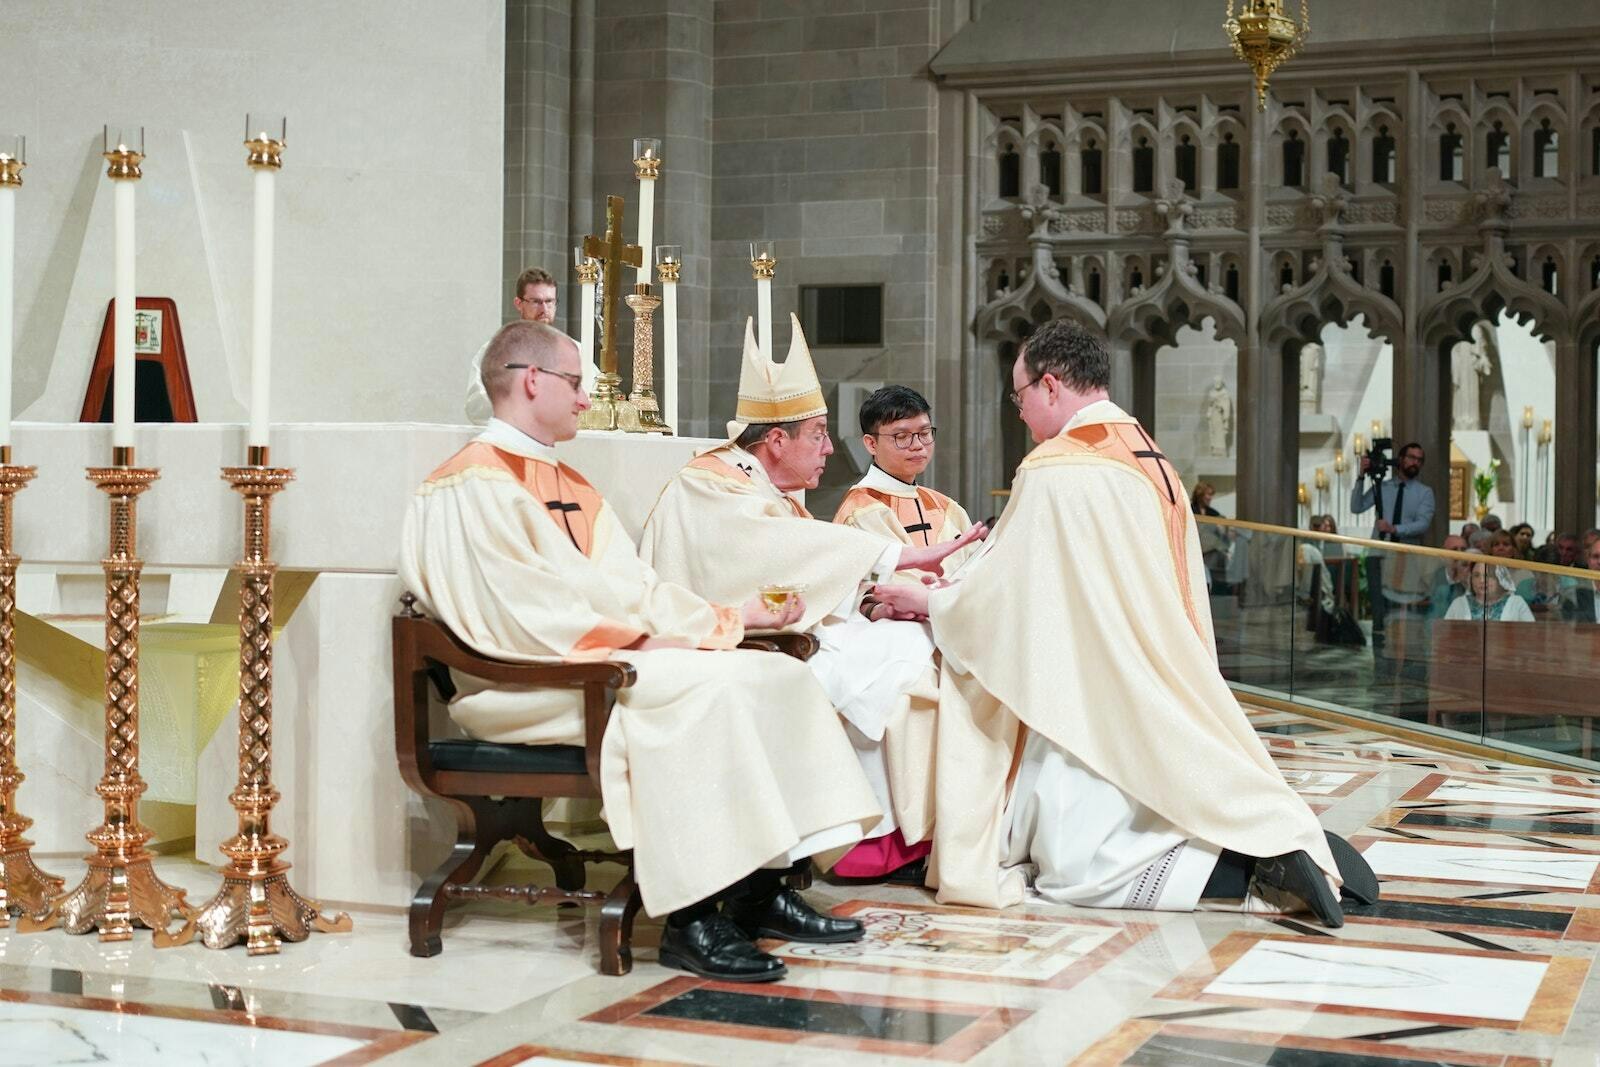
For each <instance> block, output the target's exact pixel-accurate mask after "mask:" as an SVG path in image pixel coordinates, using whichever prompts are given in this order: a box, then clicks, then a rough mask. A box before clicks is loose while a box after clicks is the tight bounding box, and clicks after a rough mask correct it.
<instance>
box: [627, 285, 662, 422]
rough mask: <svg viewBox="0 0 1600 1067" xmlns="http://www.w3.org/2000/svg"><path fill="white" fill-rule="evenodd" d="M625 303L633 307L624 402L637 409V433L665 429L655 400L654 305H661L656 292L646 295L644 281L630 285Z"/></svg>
mask: <svg viewBox="0 0 1600 1067" xmlns="http://www.w3.org/2000/svg"><path fill="white" fill-rule="evenodd" d="M627 301H628V306H629V307H630V308H632V309H633V392H632V394H630V395H629V397H628V402H629V403H630V404H632V405H633V406H634V408H635V409H636V410H637V411H638V412H639V425H638V426H637V427H635V429H636V430H637V432H639V433H668V432H670V431H669V429H668V427H667V424H666V423H664V422H662V421H661V408H660V407H659V406H658V405H657V404H656V391H655V378H656V324H655V314H656V308H658V307H660V306H661V298H660V297H659V296H652V295H650V287H649V286H648V285H644V284H642V283H641V284H639V285H636V286H634V291H633V292H632V293H629V294H628V297H627Z"/></svg>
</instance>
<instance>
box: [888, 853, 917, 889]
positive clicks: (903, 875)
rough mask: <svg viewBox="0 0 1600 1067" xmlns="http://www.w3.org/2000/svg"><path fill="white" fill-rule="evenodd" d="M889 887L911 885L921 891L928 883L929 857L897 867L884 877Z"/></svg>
mask: <svg viewBox="0 0 1600 1067" xmlns="http://www.w3.org/2000/svg"><path fill="white" fill-rule="evenodd" d="M883 880H884V882H886V883H887V884H889V885H909V886H916V887H917V888H918V889H921V888H922V887H923V886H924V885H925V884H926V883H927V881H928V857H926V856H924V857H922V858H921V859H920V860H912V861H911V862H910V863H908V864H906V865H905V866H904V867H896V868H895V869H894V870H892V871H890V872H889V873H888V874H886V875H884V876H883Z"/></svg>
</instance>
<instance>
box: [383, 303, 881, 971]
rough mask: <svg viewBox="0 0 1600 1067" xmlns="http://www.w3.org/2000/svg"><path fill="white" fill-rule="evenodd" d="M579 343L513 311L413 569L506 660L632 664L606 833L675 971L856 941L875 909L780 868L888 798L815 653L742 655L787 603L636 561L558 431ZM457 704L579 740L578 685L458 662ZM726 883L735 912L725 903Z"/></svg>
mask: <svg viewBox="0 0 1600 1067" xmlns="http://www.w3.org/2000/svg"><path fill="white" fill-rule="evenodd" d="M578 362H579V361H578V346H577V345H576V344H575V343H574V342H573V341H572V339H571V338H569V337H567V336H566V335H565V334H562V333H561V332H559V331H558V330H556V329H555V328H554V327H552V326H548V325H545V324H543V323H534V322H514V323H511V324H509V325H507V326H505V327H503V328H501V330H500V331H499V332H498V333H497V334H495V336H494V339H493V341H491V342H490V344H489V348H488V351H487V353H486V355H485V359H484V371H483V379H484V383H483V384H484V388H485V391H486V392H487V394H488V395H489V397H490V399H491V401H492V402H493V404H494V418H493V419H492V420H490V422H489V425H488V426H487V428H486V429H485V430H484V432H483V434H482V435H480V436H479V437H478V438H477V439H476V440H474V441H472V442H471V443H469V444H468V445H467V446H466V447H464V448H463V449H462V450H461V451H460V452H458V453H456V455H455V456H453V457H451V458H450V459H449V460H448V461H446V462H445V464H444V465H443V466H442V467H440V468H439V469H438V470H436V471H435V472H434V473H433V474H432V475H430V476H429V478H428V480H427V482H425V483H424V484H423V486H422V488H421V489H420V490H418V492H417V495H416V498H415V499H414V501H413V503H412V506H411V512H410V514H409V515H408V517H407V521H406V526H405V533H404V536H403V540H402V545H401V557H400V559H401V562H400V568H401V574H402V576H403V578H404V580H405V583H406V586H407V588H409V589H411V590H412V591H413V592H414V593H415V594H416V595H417V598H418V600H419V601H420V603H421V604H422V606H423V607H424V608H425V609H426V611H427V612H428V614H430V615H432V616H433V617H434V618H437V619H439V620H440V621H441V622H443V623H444V624H445V625H446V626H448V627H449V628H450V629H451V630H452V631H453V632H454V633H455V634H456V635H457V636H458V637H460V638H461V639H462V640H463V641H465V642H466V643H467V644H468V645H470V646H472V647H473V648H474V649H476V650H477V651H479V652H481V653H483V654H485V655H489V656H494V657H497V658H500V659H507V660H515V661H522V662H536V661H540V660H564V659H565V660H599V659H612V658H614V659H621V660H626V661H627V662H629V663H631V664H633V665H634V667H635V668H636V669H637V672H638V681H637V682H636V683H635V684H634V685H632V686H629V687H628V688H626V689H623V690H621V691H619V692H618V693H617V699H616V707H615V710H614V711H613V713H612V716H611V721H610V724H609V726H608V727H607V729H606V734H605V740H604V753H603V758H602V763H601V767H602V781H601V783H600V786H601V794H602V796H603V798H604V801H605V812H606V818H607V821H608V822H609V824H610V828H611V835H612V837H614V838H615V839H616V842H617V845H618V846H619V847H620V848H624V849H629V848H631V849H632V850H633V854H634V863H635V870H636V874H637V877H638V881H639V890H640V893H641V895H642V897H643V901H644V908H645V911H646V912H648V913H649V914H651V915H657V916H659V915H666V916H667V923H666V929H665V931H664V932H663V933H662V936H661V957H660V958H661V962H662V964H664V965H665V966H668V967H674V968H678V969H680V970H687V971H691V972H693V973H695V974H698V975H702V976H707V977H713V978H720V979H725V980H730V981H765V980H771V979H776V978H779V977H782V976H783V974H784V973H785V968H784V965H783V964H782V963H781V962H780V961H778V960H777V959H775V958H774V957H772V956H769V955H767V954H766V953H764V952H761V951H760V950H758V949H757V948H756V946H755V944H754V941H753V937H754V936H755V935H760V936H767V937H783V938H790V939H793V940H801V941H823V942H833V941H851V940H855V939H857V938H859V937H860V936H861V933H862V930H861V926H860V924H859V923H856V922H854V921H844V920H838V919H832V918H827V917H825V916H822V915H819V914H818V913H817V912H815V911H813V910H812V909H811V907H810V906H809V905H807V904H806V903H805V901H804V900H803V899H802V898H801V897H800V896H799V894H797V893H795V892H794V891H793V890H790V889H786V888H783V886H782V883H781V881H780V877H781V875H782V873H783V869H784V868H787V867H788V866H789V865H791V864H792V863H794V862H796V861H797V860H799V859H802V858H804V857H807V856H810V855H813V854H814V853H816V852H819V851H824V850H834V849H839V848H842V847H845V846H849V845H853V844H854V843H855V842H857V841H858V840H860V838H861V836H862V834H863V832H864V831H865V830H866V829H868V828H870V827H871V826H872V825H873V824H874V823H875V822H877V820H878V816H879V811H878V803H877V801H876V798H875V797H874V796H873V793H872V789H871V787H870V786H869V785H868V783H867V781H866V779H865V778H864V777H863V776H862V773H861V770H860V768H859V766H857V764H856V761H855V759H854V758H853V754H852V752H851V748H850V743H849V741H848V740H847V739H846V737H845V734H844V731H843V730H841V729H840V727H839V720H838V717H837V715H836V714H835V713H834V709H833V707H832V705H830V704H829V703H828V699H827V697H826V696H825V695H824V694H823V692H822V690H821V689H820V688H819V687H818V686H817V684H816V683H815V681H813V679H812V677H811V674H810V672H809V671H808V670H807V669H806V668H805V665H804V664H802V663H799V662H797V661H795V660H793V659H790V658H789V657H787V656H780V655H777V654H774V653H768V652H754V651H739V650H737V649H736V646H737V645H738V643H739V642H740V640H741V639H742V638H743V635H744V631H745V628H746V627H751V628H764V629H772V628H778V627H782V626H784V625H787V624H789V623H792V622H793V621H794V618H795V616H796V615H798V614H799V611H800V610H802V609H800V608H790V609H789V610H787V611H786V612H785V613H784V614H782V615H778V614H775V613H773V612H772V611H770V610H769V609H767V608H766V607H764V606H763V605H762V602H761V601H760V600H759V599H749V600H747V602H745V603H744V605H743V607H741V608H733V607H724V606H721V605H719V604H714V603H708V602H707V601H705V600H703V599H701V598H700V597H699V596H696V595H695V594H693V593H691V592H689V590H687V589H684V588H682V587H681V586H677V585H672V584H669V583H667V582H664V581H661V580H660V579H659V578H658V577H657V576H656V574H655V572H653V571H652V570H651V569H650V568H649V567H648V566H646V565H645V564H643V563H641V562H640V560H639V556H638V554H637V552H636V550H635V549H634V546H633V542H632V541H631V540H630V539H629V537H628V534H627V532H626V531H625V530H624V529H623V527H622V525H621V523H620V522H619V521H618V519H617V517H616V515H615V514H614V513H613V512H612V511H611V509H610V508H609V506H608V505H607V504H606V502H605V500H604V499H602V498H601V496H600V494H599V493H597V492H596V491H595V490H594V489H593V488H592V487H591V486H590V485H589V483H588V482H586V481H584V479H583V477H582V476H581V475H579V474H578V472H576V471H575V470H573V469H572V468H571V467H568V466H566V465H565V464H563V463H561V462H560V460H559V459H558V458H557V456H556V452H555V448H554V447H553V446H554V445H556V444H557V443H559V442H561V441H569V440H571V439H572V438H573V437H574V436H575V435H576V433H577V425H578V415H579V413H580V412H582V411H583V410H584V409H586V408H587V407H588V406H589V399H588V396H587V394H586V393H585V392H584V390H583V387H582V384H581V378H580V370H579V366H578ZM457 684H458V686H459V689H460V695H459V696H458V697H457V698H456V699H455V700H454V701H453V702H452V703H451V705H450V714H451V716H452V718H454V720H455V721H456V722H457V723H458V724H459V725H460V726H461V727H462V729H464V730H465V731H466V732H467V733H468V734H469V735H470V736H472V737H474V738H478V739H480V740H485V741H495V742H501V743H505V744H540V745H548V744H568V745H571V744H582V743H583V733H584V721H583V711H582V707H581V704H580V702H579V700H578V697H577V695H576V694H571V693H567V692H552V691H549V690H530V689H526V688H521V689H519V688H502V689H494V688H490V687H488V686H487V685H486V684H485V683H483V682H481V681H475V680H473V679H471V678H466V677H458V679H457ZM719 898H720V900H721V901H722V903H723V908H722V910H721V911H720V912H719V911H718V908H717V904H718V902H719Z"/></svg>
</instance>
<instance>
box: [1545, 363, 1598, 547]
mask: <svg viewBox="0 0 1600 1067" xmlns="http://www.w3.org/2000/svg"><path fill="white" fill-rule="evenodd" d="M1595 363H1596V342H1595V340H1594V339H1593V338H1590V339H1587V340H1585V341H1577V342H1574V341H1572V340H1569V339H1567V338H1561V339H1560V340H1558V341H1557V342H1556V437H1555V450H1556V454H1555V504H1556V529H1557V530H1562V531H1566V532H1573V533H1581V532H1582V531H1584V530H1587V529H1588V528H1590V527H1591V526H1594V525H1595V514H1594V507H1595V432H1596V398H1595V375H1596V366H1595ZM1579 565H1580V566H1581V565H1582V562H1581V561H1580V564H1579Z"/></svg>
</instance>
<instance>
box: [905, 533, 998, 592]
mask: <svg viewBox="0 0 1600 1067" xmlns="http://www.w3.org/2000/svg"><path fill="white" fill-rule="evenodd" d="M988 536H989V527H988V526H987V525H985V524H984V523H981V522H980V523H978V524H976V525H974V526H971V527H969V528H968V529H967V532H966V533H964V534H962V535H961V536H960V537H957V538H956V539H955V540H953V541H942V542H940V543H939V544H937V545H930V546H928V547H926V548H919V547H917V546H915V545H913V546H911V547H909V548H903V549H901V550H900V563H899V565H898V566H896V567H895V570H901V571H910V570H917V571H932V572H933V573H934V574H943V573H944V565H943V564H944V559H945V557H946V556H949V555H950V554H951V553H953V552H959V551H961V550H962V549H963V548H966V547H967V546H968V545H970V544H972V543H974V542H976V541H982V540H983V539H984V538H985V537H988ZM880 588H881V587H880Z"/></svg>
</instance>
